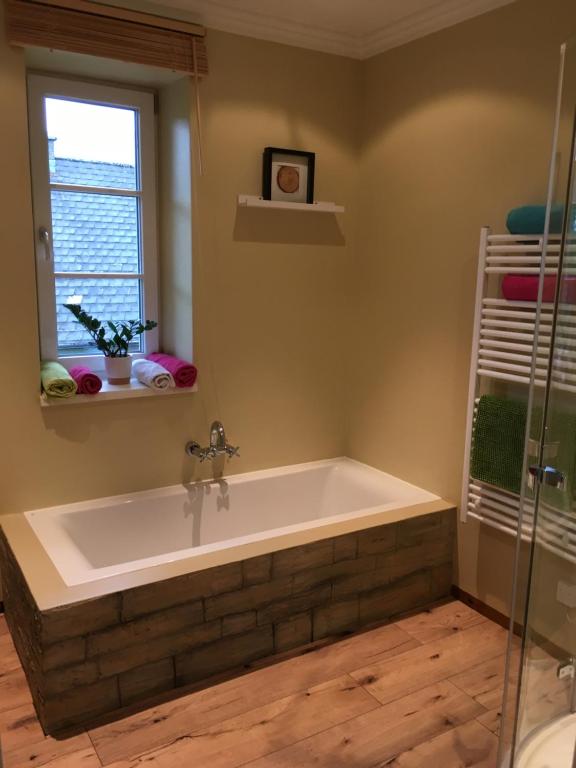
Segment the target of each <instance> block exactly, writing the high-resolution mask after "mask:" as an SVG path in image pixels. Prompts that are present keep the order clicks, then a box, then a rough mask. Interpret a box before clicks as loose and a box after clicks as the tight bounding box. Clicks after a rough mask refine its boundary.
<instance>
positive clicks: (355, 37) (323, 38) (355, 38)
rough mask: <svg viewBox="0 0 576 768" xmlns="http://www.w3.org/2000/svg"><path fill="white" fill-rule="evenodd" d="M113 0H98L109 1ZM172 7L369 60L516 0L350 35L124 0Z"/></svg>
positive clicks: (466, 1) (215, 10)
mask: <svg viewBox="0 0 576 768" xmlns="http://www.w3.org/2000/svg"><path fill="white" fill-rule="evenodd" d="M111 1H112V0H100V2H111ZM123 1H124V3H126V4H131V3H135V4H137V5H139V6H142V5H143V4H146V5H149V6H151V7H154V6H156V7H157V8H163V9H165V10H167V9H168V8H169V9H170V10H171V11H172V12H176V13H178V14H179V15H181V16H185V17H186V18H192V19H193V20H194V21H195V22H198V23H201V24H204V26H206V27H210V28H212V29H217V30H221V31H222V32H231V33H233V34H237V35H243V36H245V37H253V38H257V39H260V40H268V41H270V42H275V43H284V44H285V45H293V46H296V47H298V48H308V49H311V50H315V51H322V52H324V53H332V54H336V55H338V56H347V57H349V58H352V59H368V58H371V57H372V56H376V55H378V54H379V53H384V52H385V51H388V50H390V49H392V48H397V47H398V46H400V45H404V44H405V43H409V42H411V41H412V40H417V39H418V38H421V37H425V36H426V35H429V34H432V33H433V32H438V31H439V30H441V29H446V28H447V27H451V26H453V25H455V24H458V23H459V22H462V21H466V19H471V18H474V17H475V16H480V15H481V14H483V13H487V12H488V11H492V10H495V9H496V8H500V7H502V6H504V5H509V4H511V3H513V2H516V0H440V1H439V2H436V3H435V4H434V5H433V6H432V7H430V8H426V9H424V10H422V11H417V12H413V13H410V14H407V15H406V16H402V17H401V18H399V19H397V20H396V21H392V22H390V23H389V24H386V25H384V26H382V27H379V28H377V29H375V30H374V31H372V32H370V33H368V34H346V33H344V32H340V31H338V30H334V29H330V28H326V27H319V26H315V25H310V24H302V23H299V22H294V21H291V20H289V19H284V18H281V17H280V16H272V15H270V14H266V13H259V12H256V11H248V10H244V9H239V8H232V7H230V6H229V5H227V4H226V2H221V1H220V0H186V3H185V10H184V7H183V5H182V0H163V2H162V0H161V5H158V4H157V3H156V2H154V0H152V2H149V0H123Z"/></svg>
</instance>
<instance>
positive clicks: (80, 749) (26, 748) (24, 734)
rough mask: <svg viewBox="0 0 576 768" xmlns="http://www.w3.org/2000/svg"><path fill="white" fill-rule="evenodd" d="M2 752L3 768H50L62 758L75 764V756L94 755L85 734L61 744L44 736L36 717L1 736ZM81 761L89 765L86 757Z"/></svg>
mask: <svg viewBox="0 0 576 768" xmlns="http://www.w3.org/2000/svg"><path fill="white" fill-rule="evenodd" d="M2 750H3V757H4V768H24V766H30V768H37V767H39V766H45V765H47V764H50V766H52V765H53V764H54V762H57V761H59V760H64V758H66V759H69V760H71V761H73V760H78V759H79V758H78V757H77V753H84V752H88V751H90V750H92V751H95V750H94V748H93V746H92V742H91V741H90V737H89V736H88V734H87V733H82V734H80V735H78V736H73V737H69V738H66V739H61V740H56V739H53V738H51V737H49V736H45V735H44V732H43V731H42V727H41V726H40V723H39V722H38V719H37V718H36V716H35V715H33V716H32V717H30V716H28V717H24V718H22V719H21V720H20V721H19V722H17V723H15V724H14V725H13V727H11V728H8V729H7V730H6V731H5V732H4V733H3V734H2ZM80 759H86V760H87V761H88V762H89V759H88V757H85V758H84V757H82V758H80ZM79 764H81V763H79ZM98 764H99V762H98Z"/></svg>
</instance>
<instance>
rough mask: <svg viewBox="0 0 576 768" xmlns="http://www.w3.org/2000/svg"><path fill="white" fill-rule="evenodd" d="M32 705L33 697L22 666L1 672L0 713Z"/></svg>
mask: <svg viewBox="0 0 576 768" xmlns="http://www.w3.org/2000/svg"><path fill="white" fill-rule="evenodd" d="M25 704H28V705H31V704H32V696H31V695H30V689H29V688H28V683H27V682H26V677H25V675H24V672H23V670H22V668H21V667H20V665H18V666H17V667H16V668H14V669H8V671H6V672H0V713H2V712H4V711H7V712H8V711H10V710H13V709H17V708H18V707H21V706H23V705H25Z"/></svg>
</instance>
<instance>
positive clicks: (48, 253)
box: [38, 227, 54, 261]
mask: <svg viewBox="0 0 576 768" xmlns="http://www.w3.org/2000/svg"><path fill="white" fill-rule="evenodd" d="M38 239H39V240H40V242H41V243H43V244H44V259H45V260H46V261H54V252H53V251H52V238H51V237H50V230H49V229H48V227H40V228H39V230H38Z"/></svg>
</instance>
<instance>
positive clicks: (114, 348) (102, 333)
mask: <svg viewBox="0 0 576 768" xmlns="http://www.w3.org/2000/svg"><path fill="white" fill-rule="evenodd" d="M64 306H65V307H66V309H68V310H69V311H70V312H71V313H72V314H73V315H74V317H75V318H76V320H77V322H78V323H80V325H82V326H83V327H84V328H85V329H86V331H87V332H88V333H89V334H90V336H91V337H92V340H93V341H94V343H95V345H96V348H97V349H99V350H100V352H102V353H103V354H104V355H105V356H106V357H126V356H127V355H128V350H129V345H130V342H131V341H133V339H134V338H135V337H137V336H140V335H141V334H143V333H145V332H146V331H151V330H152V329H153V328H156V326H157V325H158V323H157V322H156V321H155V320H146V322H145V323H144V324H142V322H141V321H140V320H129V321H128V322H127V323H114V322H112V320H106V325H107V326H108V330H109V331H110V332H111V334H112V335H111V337H106V328H105V327H104V326H103V325H102V322H101V321H100V320H98V318H97V317H93V316H92V315H90V314H88V312H86V311H84V310H83V309H82V307H81V306H80V304H64Z"/></svg>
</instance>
